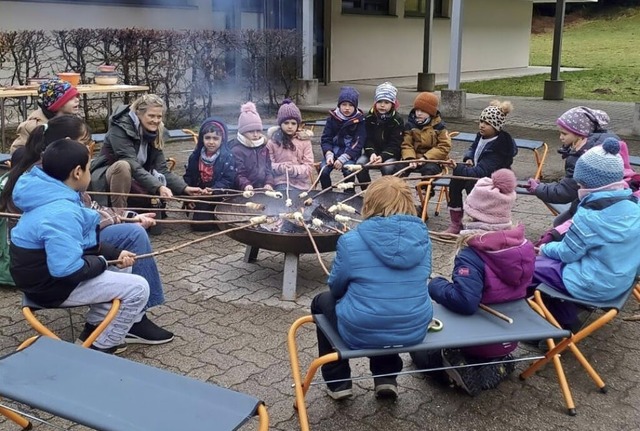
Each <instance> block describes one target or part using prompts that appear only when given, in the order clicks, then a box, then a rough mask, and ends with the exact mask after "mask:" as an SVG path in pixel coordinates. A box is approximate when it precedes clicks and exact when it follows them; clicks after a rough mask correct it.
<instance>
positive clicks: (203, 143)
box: [182, 117, 236, 231]
mask: <svg viewBox="0 0 640 431" xmlns="http://www.w3.org/2000/svg"><path fill="white" fill-rule="evenodd" d="M228 136H229V135H228V132H227V126H226V124H225V123H224V122H223V121H222V119H220V118H217V117H210V118H207V119H206V120H204V121H203V122H202V125H201V126H200V131H199V133H198V143H197V145H196V148H195V149H194V150H193V153H191V155H190V156H189V161H188V162H187V168H186V170H185V173H184V176H183V177H182V178H183V179H184V181H185V183H187V185H189V186H193V187H200V188H203V189H207V192H210V191H211V189H233V187H234V186H235V183H236V167H235V161H234V158H233V155H232V154H231V151H230V150H229V148H228V146H227V138H228ZM188 207H189V208H190V209H192V210H194V211H195V212H194V213H193V220H194V221H206V220H213V214H208V213H201V212H198V211H209V212H212V211H213V209H214V207H213V205H208V204H205V203H189V204H188ZM191 227H192V229H193V230H196V231H205V230H212V229H214V228H215V225H211V224H192V225H191Z"/></svg>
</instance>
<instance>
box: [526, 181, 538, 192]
mask: <svg viewBox="0 0 640 431" xmlns="http://www.w3.org/2000/svg"><path fill="white" fill-rule="evenodd" d="M539 185H540V181H538V180H536V179H534V178H529V181H528V182H527V187H526V189H527V191H528V192H529V193H531V194H533V193H535V192H536V189H537V188H538V186H539Z"/></svg>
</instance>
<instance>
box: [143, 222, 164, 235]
mask: <svg viewBox="0 0 640 431" xmlns="http://www.w3.org/2000/svg"><path fill="white" fill-rule="evenodd" d="M147 232H148V233H149V235H162V225H161V224H155V225H153V226H150V227H149V228H148V229H147Z"/></svg>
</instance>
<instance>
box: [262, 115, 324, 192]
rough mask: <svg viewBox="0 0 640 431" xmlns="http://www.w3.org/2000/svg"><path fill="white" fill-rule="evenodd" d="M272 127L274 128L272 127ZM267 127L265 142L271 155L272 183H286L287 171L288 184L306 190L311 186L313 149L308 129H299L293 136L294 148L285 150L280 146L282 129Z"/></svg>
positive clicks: (311, 133)
mask: <svg viewBox="0 0 640 431" xmlns="http://www.w3.org/2000/svg"><path fill="white" fill-rule="evenodd" d="M272 129H274V128H272ZM272 129H269V132H268V135H269V136H270V138H269V141H268V142H267V149H268V150H269V157H271V169H272V171H273V181H274V185H275V186H277V185H280V184H287V175H286V174H285V171H286V170H287V169H288V172H289V185H290V186H291V187H295V188H297V189H300V190H307V189H309V187H311V174H312V172H313V170H314V167H313V149H312V148H311V137H312V136H313V132H311V131H310V130H299V131H298V132H297V133H296V135H295V136H294V137H293V139H292V142H293V146H294V149H293V150H287V149H285V148H284V147H283V146H282V138H283V137H282V129H280V128H279V127H275V129H276V130H272Z"/></svg>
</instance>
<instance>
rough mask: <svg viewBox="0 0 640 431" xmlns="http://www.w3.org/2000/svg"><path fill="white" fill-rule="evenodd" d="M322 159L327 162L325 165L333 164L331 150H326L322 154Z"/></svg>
mask: <svg viewBox="0 0 640 431" xmlns="http://www.w3.org/2000/svg"><path fill="white" fill-rule="evenodd" d="M324 160H325V162H327V165H333V153H332V152H331V151H327V153H326V154H325V155H324Z"/></svg>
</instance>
